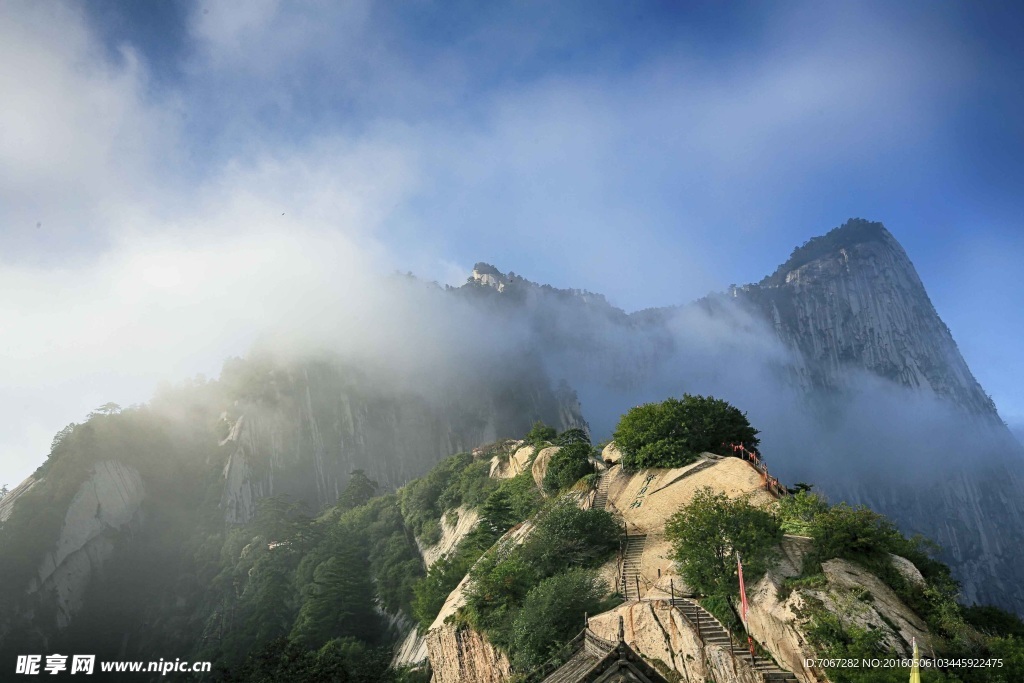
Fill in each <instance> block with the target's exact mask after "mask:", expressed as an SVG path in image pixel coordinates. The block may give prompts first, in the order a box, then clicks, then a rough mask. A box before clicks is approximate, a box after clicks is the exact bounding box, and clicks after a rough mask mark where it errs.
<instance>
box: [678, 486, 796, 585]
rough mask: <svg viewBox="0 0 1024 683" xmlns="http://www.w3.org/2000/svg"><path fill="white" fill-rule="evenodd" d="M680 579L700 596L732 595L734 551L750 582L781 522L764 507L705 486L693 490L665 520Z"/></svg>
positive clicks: (777, 538)
mask: <svg viewBox="0 0 1024 683" xmlns="http://www.w3.org/2000/svg"><path fill="white" fill-rule="evenodd" d="M665 532H666V534H667V536H668V538H669V540H670V541H671V542H672V546H673V552H674V556H675V560H676V563H677V564H678V565H679V568H680V573H681V575H682V577H683V579H684V580H685V581H686V583H687V585H689V586H690V587H691V588H693V589H694V590H697V591H699V592H701V593H703V594H705V595H720V596H733V595H735V594H736V592H737V591H738V590H739V579H738V576H737V573H736V552H737V551H738V552H739V553H740V554H741V556H742V558H743V568H744V576H745V577H746V578H747V580H748V582H750V583H753V581H755V580H756V579H757V578H758V577H759V576H760V575H761V574H763V573H764V572H765V571H766V570H767V569H768V563H769V561H770V560H771V557H772V553H773V552H774V549H775V546H776V545H777V544H778V543H779V542H780V541H781V540H782V527H781V526H780V525H779V521H778V519H776V518H775V516H774V515H772V514H771V513H769V512H766V511H765V510H762V509H761V508H758V507H755V506H753V505H751V504H750V503H748V502H747V501H745V500H741V499H730V498H729V497H728V496H726V495H725V494H724V493H715V492H714V491H712V490H711V489H710V488H703V489H701V490H700V491H698V492H697V494H696V495H695V496H694V497H693V499H692V500H691V501H690V503H689V504H688V505H686V506H685V507H684V508H683V509H681V510H680V511H679V512H677V513H676V514H674V515H673V516H672V517H671V519H669V521H668V523H667V524H666V525H665Z"/></svg>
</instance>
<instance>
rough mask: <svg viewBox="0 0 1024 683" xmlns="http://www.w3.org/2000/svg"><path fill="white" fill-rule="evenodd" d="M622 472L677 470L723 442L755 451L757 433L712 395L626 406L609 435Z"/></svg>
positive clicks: (730, 408) (743, 416)
mask: <svg viewBox="0 0 1024 683" xmlns="http://www.w3.org/2000/svg"><path fill="white" fill-rule="evenodd" d="M614 439H615V445H616V446H618V448H619V450H620V451H622V466H623V468H624V469H626V470H633V471H635V470H639V469H643V468H646V467H681V466H683V465H686V464H688V463H691V462H693V461H694V460H696V459H697V458H698V457H699V456H700V454H701V453H703V452H705V451H712V452H714V451H716V450H719V449H720V447H721V445H722V444H723V443H741V444H743V445H744V446H746V447H747V448H749V449H754V448H756V447H757V444H758V443H759V440H758V438H757V430H756V429H754V428H753V427H752V426H751V425H750V422H748V421H747V417H746V415H744V414H743V413H742V412H740V410H739V409H738V408H736V407H734V406H732V405H731V404H729V403H728V402H727V401H723V400H721V399H717V398H715V397H713V396H694V395H690V394H683V398H682V399H676V398H669V399H666V400H664V401H662V402H661V403H647V404H644V405H642V406H637V407H636V408H632V409H630V410H629V412H627V413H626V414H625V415H623V416H622V419H621V420H619V425H618V427H617V428H616V430H615V434H614Z"/></svg>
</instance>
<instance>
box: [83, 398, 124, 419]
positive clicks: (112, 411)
mask: <svg viewBox="0 0 1024 683" xmlns="http://www.w3.org/2000/svg"><path fill="white" fill-rule="evenodd" d="M120 412H121V406H119V405H118V404H116V403H114V402H113V401H111V402H108V403H104V404H103V405H101V406H100V407H99V408H97V409H96V410H94V411H92V413H90V416H92V415H117V414H118V413H120Z"/></svg>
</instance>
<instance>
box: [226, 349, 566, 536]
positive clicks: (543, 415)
mask: <svg viewBox="0 0 1024 683" xmlns="http://www.w3.org/2000/svg"><path fill="white" fill-rule="evenodd" d="M521 369H522V372H521V373H517V374H515V375H512V374H509V375H507V376H506V377H505V378H503V379H502V380H500V381H495V382H494V383H490V382H489V381H483V382H481V383H480V384H477V385H465V384H463V385H461V386H453V387H449V388H447V390H446V391H444V392H440V393H439V395H433V396H431V395H428V394H426V393H423V392H415V391H401V392H391V391H388V390H387V389H382V388H379V387H377V386H376V385H375V384H374V382H373V381H372V379H371V378H367V377H365V376H362V375H359V374H351V373H345V372H344V371H343V370H342V369H340V368H339V367H337V366H333V365H329V364H323V365H318V366H315V367H313V368H310V367H306V368H303V369H301V370H298V371H293V372H290V373H289V374H288V379H287V382H286V383H284V384H286V385H287V386H286V387H279V388H276V389H275V390H274V392H273V393H272V394H270V395H267V396H264V397H262V398H260V399H258V400H250V401H247V402H240V403H239V405H237V406H236V407H235V409H234V411H233V412H234V413H235V416H234V417H231V416H228V415H225V420H226V421H227V422H229V424H230V432H229V434H228V436H227V438H226V439H225V441H224V445H225V446H226V447H228V448H229V449H230V455H229V457H228V460H227V462H226V464H225V466H224V490H223V495H222V499H221V505H222V507H223V508H224V512H225V518H226V519H227V521H229V522H233V523H240V522H246V521H248V520H249V519H251V517H252V515H253V513H254V511H255V505H256V502H257V501H258V500H259V499H260V498H263V497H266V496H275V495H281V494H288V495H291V496H292V497H294V498H297V499H300V500H306V501H307V502H308V503H309V504H310V506H311V507H312V509H314V510H316V509H321V508H323V507H324V506H326V505H332V504H334V502H335V501H336V500H337V499H338V495H339V494H340V491H341V490H342V489H343V488H344V486H345V483H346V482H347V480H348V476H349V474H350V473H351V472H352V471H353V470H357V469H362V470H364V471H365V472H366V474H367V476H369V477H370V478H371V479H373V480H375V481H377V482H379V483H380V484H381V486H383V487H384V488H385V489H394V488H397V487H399V486H401V485H402V484H405V483H406V482H408V481H409V480H411V479H413V478H414V477H417V476H420V475H422V474H424V473H425V472H426V471H427V470H429V469H430V468H431V467H432V466H433V465H434V464H436V463H437V462H438V461H439V460H440V459H441V458H443V457H445V456H448V455H451V454H453V453H457V452H459V451H469V450H470V449H472V448H473V447H474V446H476V445H477V444H480V443H487V442H492V441H496V440H497V439H498V438H500V437H505V436H508V435H510V434H521V433H525V432H526V431H527V430H529V428H530V425H531V424H532V423H533V422H534V421H535V420H544V421H545V422H547V423H549V424H552V425H555V426H556V427H558V428H559V429H560V430H564V429H568V428H570V427H577V426H585V424H586V423H585V422H584V420H583V417H582V415H581V413H580V406H579V402H578V401H577V400H576V397H575V395H574V394H573V393H572V392H571V391H569V390H567V389H565V388H562V389H561V390H552V389H551V387H550V386H549V384H548V382H547V380H546V378H545V377H544V376H543V374H541V373H540V372H539V370H537V369H536V368H530V367H529V366H522V367H521Z"/></svg>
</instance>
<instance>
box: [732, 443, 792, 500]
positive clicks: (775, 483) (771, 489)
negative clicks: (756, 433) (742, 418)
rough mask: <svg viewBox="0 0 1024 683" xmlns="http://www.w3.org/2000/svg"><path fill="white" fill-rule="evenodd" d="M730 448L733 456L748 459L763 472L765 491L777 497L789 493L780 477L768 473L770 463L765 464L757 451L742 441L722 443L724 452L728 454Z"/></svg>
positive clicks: (762, 479)
mask: <svg viewBox="0 0 1024 683" xmlns="http://www.w3.org/2000/svg"><path fill="white" fill-rule="evenodd" d="M730 450H732V455H733V457H736V458H739V459H740V460H745V461H747V462H748V463H750V465H751V467H753V468H754V469H755V470H757V471H758V472H759V473H760V474H761V485H762V486H764V490H765V491H767V492H768V493H770V494H772V495H773V496H775V497H776V498H783V497H785V496H788V495H789V489H787V488H786V487H785V486H783V485H782V483H781V482H780V481H779V480H778V478H776V477H773V476H772V475H770V474H768V465H766V464H765V462H764V460H763V459H762V458H761V455H760V454H759V453H758V452H757V451H754V450H750V449H748V448H747V447H746V446H744V445H743V444H741V443H729V444H725V443H723V444H722V452H723V453H726V454H728V451H730Z"/></svg>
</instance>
